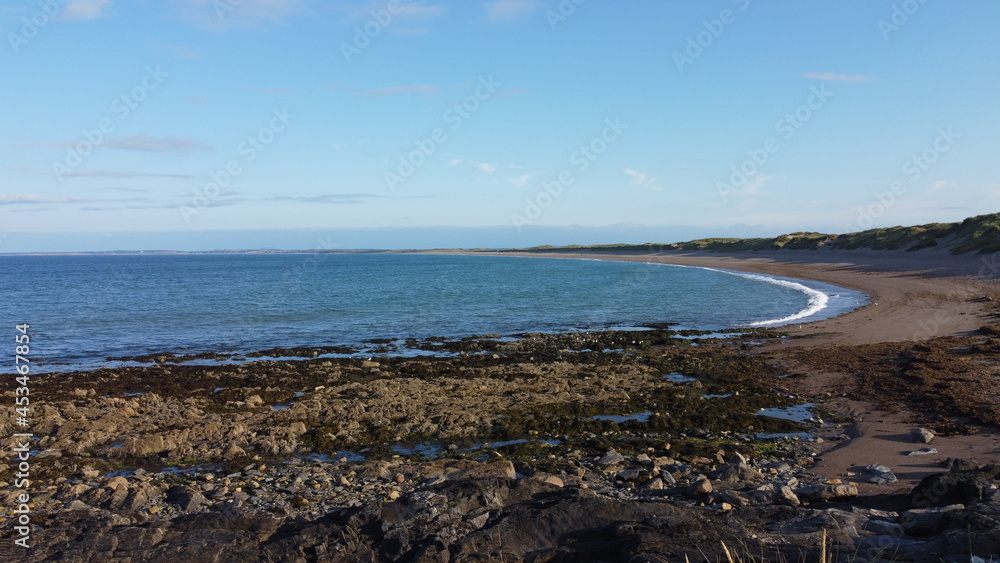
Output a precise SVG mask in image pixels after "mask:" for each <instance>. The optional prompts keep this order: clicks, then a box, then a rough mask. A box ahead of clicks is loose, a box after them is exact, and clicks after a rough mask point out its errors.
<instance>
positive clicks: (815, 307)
mask: <svg viewBox="0 0 1000 563" xmlns="http://www.w3.org/2000/svg"><path fill="white" fill-rule="evenodd" d="M733 275H736V276H740V277H741V278H747V279H751V280H758V281H763V282H767V283H773V284H774V285H780V286H784V287H789V288H792V289H794V290H796V291H801V292H802V293H805V294H806V296H808V298H809V300H808V301H807V302H806V308H805V309H802V310H801V311H799V312H798V313H795V314H794V315H789V316H787V317H783V318H780V319H772V320H769V321H758V322H755V323H750V324H748V325H746V326H768V325H778V324H785V323H790V322H794V321H797V320H799V319H804V318H806V317H811V316H813V315H815V314H816V313H819V312H820V311H822V310H823V309H826V306H827V304H828V303H829V302H830V296H829V295H827V294H825V293H823V292H822V291H817V290H815V289H813V288H811V287H806V286H804V285H802V284H800V283H795V282H793V281H788V280H780V279H777V278H771V277H768V276H759V275H756V274H744V273H735V274H733Z"/></svg>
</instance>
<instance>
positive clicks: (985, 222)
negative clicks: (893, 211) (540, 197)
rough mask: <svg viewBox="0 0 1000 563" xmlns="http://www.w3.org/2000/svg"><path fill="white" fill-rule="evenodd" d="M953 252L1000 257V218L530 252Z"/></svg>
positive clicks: (539, 248) (544, 248)
mask: <svg viewBox="0 0 1000 563" xmlns="http://www.w3.org/2000/svg"><path fill="white" fill-rule="evenodd" d="M939 246H940V247H944V248H948V249H949V251H950V252H951V253H952V254H966V253H969V252H978V253H980V254H989V253H993V252H1000V213H992V214H989V215H979V216H977V217H970V218H968V219H966V220H965V221H962V222H961V223H930V224H927V225H917V226H913V227H887V228H881V229H869V230H867V231H861V232H858V233H847V234H843V235H828V234H823V233H790V234H787V235H781V236H778V237H774V238H746V239H740V238H707V239H698V240H692V241H688V242H678V243H673V244H653V243H646V244H602V245H593V246H581V245H571V246H550V245H545V246H536V247H533V248H526V249H523V250H526V251H529V252H566V251H580V250H588V251H602V250H603V251H608V250H613V251H617V252H647V253H648V252H657V251H663V250H687V251H695V250H701V251H709V252H746V251H760V250H818V249H820V248H830V249H833V250H861V249H866V250H906V251H919V250H923V249H927V248H935V247H939Z"/></svg>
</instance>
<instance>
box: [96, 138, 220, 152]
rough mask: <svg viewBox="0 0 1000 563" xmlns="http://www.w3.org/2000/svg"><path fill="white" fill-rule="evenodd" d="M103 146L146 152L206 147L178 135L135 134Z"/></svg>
mask: <svg viewBox="0 0 1000 563" xmlns="http://www.w3.org/2000/svg"><path fill="white" fill-rule="evenodd" d="M103 146H105V147H108V148H111V149H122V150H130V151H145V152H191V151H198V150H205V147H204V146H203V145H201V143H198V142H197V141H194V140H192V139H183V138H178V137H150V136H148V135H133V136H130V137H119V138H117V139H111V140H109V141H108V142H106V143H105V144H104V145H103Z"/></svg>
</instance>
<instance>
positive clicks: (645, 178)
mask: <svg viewBox="0 0 1000 563" xmlns="http://www.w3.org/2000/svg"><path fill="white" fill-rule="evenodd" d="M625 174H626V175H627V176H630V177H631V178H632V183H633V184H634V185H636V186H639V187H642V188H646V189H647V190H651V191H654V192H660V191H663V186H661V185H660V184H659V181H658V180H657V179H656V178H654V177H652V176H650V175H649V174H647V173H645V172H640V171H638V170H635V169H633V168H626V169H625Z"/></svg>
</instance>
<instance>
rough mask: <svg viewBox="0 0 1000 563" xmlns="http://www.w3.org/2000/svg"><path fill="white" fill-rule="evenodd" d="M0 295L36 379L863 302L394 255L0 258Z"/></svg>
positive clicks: (710, 279) (739, 279)
mask: <svg viewBox="0 0 1000 563" xmlns="http://www.w3.org/2000/svg"><path fill="white" fill-rule="evenodd" d="M0 295H2V296H3V300H2V305H0V318H2V319H4V320H5V322H6V325H7V326H6V329H4V328H3V327H2V326H0V334H2V331H3V330H7V332H9V333H10V336H11V338H10V340H11V342H13V337H14V333H15V329H14V325H15V324H17V323H28V324H30V325H31V329H30V332H31V333H33V334H35V337H34V338H33V347H32V355H33V356H35V358H37V361H38V362H39V365H38V366H36V367H37V369H36V371H38V370H66V369H85V368H93V367H100V366H103V365H109V364H108V362H107V358H118V357H126V356H138V355H146V354H152V353H164V352H171V353H176V354H194V353H201V352H224V353H249V352H253V351H259V350H267V349H272V348H277V347H285V348H288V347H300V346H359V345H361V344H363V342H364V341H366V340H371V339H404V338H418V339H419V338H428V337H433V336H445V337H465V336H470V335H476V334H499V335H504V336H509V335H514V334H517V333H523V332H537V331H566V330H596V329H605V328H636V327H642V326H645V325H647V324H650V323H676V324H677V325H679V327H681V328H694V329H704V330H716V329H722V328H734V327H743V326H781V325H784V324H790V323H801V322H803V321H809V320H817V319H821V318H827V317H831V316H835V315H838V314H841V313H844V312H847V311H849V310H851V309H854V308H856V307H858V306H861V305H862V304H864V303H865V302H866V296H865V295H863V294H860V293H858V292H855V291H850V290H846V289H842V288H838V287H834V286H830V285H825V284H820V283H815V282H802V281H798V280H788V279H780V278H772V277H766V276H759V275H754V274H742V273H736V272H725V271H719V270H710V269H703V268H689V267H677V266H666V265H655V264H646V263H632V262H606V261H597V260H567V259H554V258H516V257H509V256H481V255H480V256H440V255H408V254H402V255H392V254H294V255H293V254H217V255H127V256H111V255H87V256H6V257H0ZM11 350H12V351H13V348H12V349H11ZM3 372H4V373H12V372H13V368H12V367H10V368H9V369H8V367H4V368H3Z"/></svg>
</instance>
